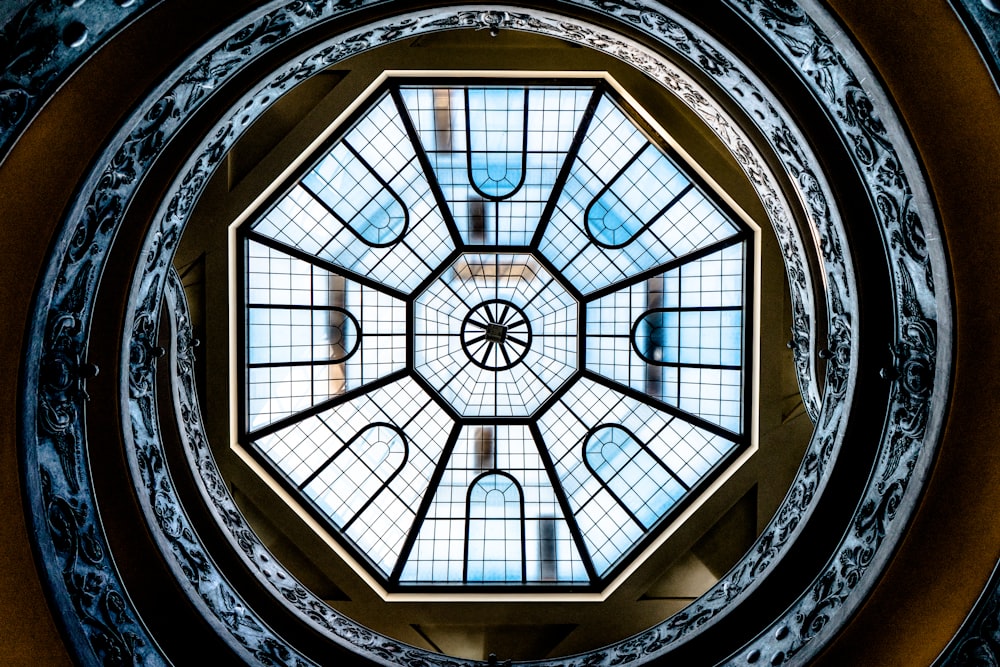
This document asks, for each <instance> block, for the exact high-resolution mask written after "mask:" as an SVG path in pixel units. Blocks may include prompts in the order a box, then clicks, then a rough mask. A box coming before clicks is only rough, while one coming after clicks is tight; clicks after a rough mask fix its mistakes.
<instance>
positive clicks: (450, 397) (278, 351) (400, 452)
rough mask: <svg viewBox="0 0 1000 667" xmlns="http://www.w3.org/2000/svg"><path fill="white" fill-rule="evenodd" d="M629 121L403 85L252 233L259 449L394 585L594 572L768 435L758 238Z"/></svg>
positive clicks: (585, 97) (256, 221) (253, 434)
mask: <svg viewBox="0 0 1000 667" xmlns="http://www.w3.org/2000/svg"><path fill="white" fill-rule="evenodd" d="M631 114H632V111H631V110H630V109H629V108H628V107H627V106H625V105H624V104H623V103H622V102H620V101H619V100H618V99H617V98H616V97H615V95H614V94H613V92H612V91H611V89H610V88H609V87H608V86H606V85H605V84H604V83H603V82H590V81H574V82H568V83H566V84H565V85H563V84H554V83H546V84H544V85H543V84H535V83H529V82H522V81H517V80H509V81H497V82H491V83H469V84H463V83H460V82H456V81H454V80H445V81H438V82H434V83H431V84H425V83H415V82H412V81H390V82H389V83H388V84H386V85H385V86H384V87H383V89H382V90H380V91H378V92H377V93H376V94H375V95H374V96H373V98H372V101H371V103H370V104H369V105H367V106H365V107H364V108H363V109H362V110H361V111H359V112H358V113H357V114H355V116H354V118H352V119H351V120H350V122H349V123H347V124H346V126H345V127H344V128H343V129H342V130H341V131H339V133H337V134H335V135H334V137H333V138H332V139H331V140H330V141H329V142H328V143H327V145H326V146H325V147H323V148H322V149H321V150H320V151H319V152H318V153H317V154H316V155H314V156H313V157H312V158H311V162H310V163H309V164H308V166H307V167H305V168H303V169H302V170H300V172H299V173H298V174H297V175H296V176H295V177H294V178H293V179H292V180H291V181H290V182H288V183H287V184H285V186H284V187H285V190H283V191H282V193H281V194H280V195H278V196H276V197H275V198H273V200H272V201H271V202H270V203H269V204H268V205H267V206H266V207H264V208H263V209H261V210H260V211H259V212H258V213H257V214H256V215H255V216H253V217H252V218H251V219H250V220H249V221H248V222H247V223H245V224H244V225H243V226H242V227H241V228H240V238H241V242H242V244H243V258H242V262H243V272H242V274H241V275H240V280H241V288H240V290H241V294H242V295H243V298H244V300H245V301H244V309H243V314H242V319H241V327H242V328H241V331H242V334H241V335H242V336H243V340H244V341H245V345H244V348H243V351H242V369H243V377H244V384H243V388H242V396H243V402H242V414H241V417H240V418H241V423H242V427H241V428H242V436H241V440H242V442H243V443H244V444H245V445H247V446H248V447H249V448H250V449H251V451H253V452H254V453H255V454H256V455H257V456H258V457H259V459H260V460H261V461H262V462H263V463H264V464H265V465H266V466H268V467H269V468H270V469H271V470H272V472H273V474H275V475H276V476H277V477H278V478H279V479H280V480H282V482H283V483H284V484H285V485H286V486H287V487H288V488H289V490H291V491H292V492H294V493H297V494H299V497H300V498H301V502H302V503H303V504H304V505H305V506H306V507H307V508H309V510H310V511H311V512H313V513H314V515H316V516H317V517H319V518H321V519H322V520H324V521H325V522H326V523H327V524H328V525H329V526H330V528H331V530H332V531H333V532H334V533H335V534H337V535H339V536H340V538H341V539H342V540H343V541H344V543H345V544H346V545H347V546H348V547H349V548H350V549H353V550H354V551H355V553H356V555H357V558H358V560H359V562H361V563H363V564H365V566H366V567H368V569H369V570H370V571H371V572H372V573H373V574H375V575H376V576H377V577H378V578H379V579H380V580H381V581H382V582H383V584H384V585H385V586H386V587H388V588H390V589H406V588H407V587H434V586H470V585H472V586H502V587H505V588H508V587H511V586H531V587H533V588H535V589H538V588H539V587H542V588H543V589H544V588H545V587H554V588H555V589H558V588H559V587H561V586H573V587H575V588H577V589H580V588H581V587H583V589H587V588H592V589H596V588H600V587H601V586H603V585H604V584H605V583H606V582H607V581H608V579H609V578H610V577H612V576H614V574H615V572H617V571H618V570H619V569H620V568H621V567H622V566H623V564H624V563H625V562H626V561H627V559H628V558H629V557H630V555H631V554H633V553H634V552H635V551H637V550H638V546H639V545H641V544H644V543H646V542H648V540H649V539H650V538H651V536H653V535H654V534H655V533H656V532H657V531H658V530H659V529H660V528H661V527H662V526H663V525H665V523H666V522H667V521H669V520H670V518H671V517H673V516H674V515H675V514H676V512H677V510H678V509H679V508H680V507H682V506H683V505H684V504H685V503H686V502H688V501H689V500H690V498H691V497H692V495H693V494H696V493H698V492H699V490H700V489H701V488H702V487H703V486H704V485H705V484H706V481H707V480H708V479H709V477H710V476H711V475H712V474H713V472H714V471H717V470H718V469H719V467H720V466H722V465H724V464H725V462H726V461H727V460H728V459H729V457H731V456H732V455H733V454H734V453H735V452H737V451H739V450H740V449H741V448H743V447H745V446H746V445H747V443H748V441H749V434H748V433H747V432H746V425H747V423H748V420H747V408H746V403H747V396H748V395H749V392H748V388H747V378H748V366H747V359H748V357H749V356H750V355H748V354H747V353H746V351H745V349H744V346H745V341H746V340H747V333H746V328H747V324H748V320H749V313H748V304H749V303H750V294H751V288H750V283H749V276H748V270H747V266H748V262H749V253H750V248H751V247H752V246H751V243H752V234H751V233H750V231H749V230H748V228H747V227H746V226H745V225H743V224H742V223H741V222H739V221H738V218H736V217H735V216H734V215H732V214H731V212H729V211H727V210H726V209H724V208H722V207H721V206H720V205H719V204H718V203H716V200H715V199H713V197H711V196H709V195H708V194H707V193H708V190H707V189H706V187H705V186H704V185H703V184H702V183H701V181H700V180H698V179H697V178H696V177H694V176H691V175H690V174H689V170H688V169H687V168H686V167H685V165H683V164H682V163H681V162H679V160H678V158H676V157H675V156H673V155H672V154H671V153H670V152H669V151H668V150H666V149H665V148H663V146H662V142H661V141H659V139H657V138H656V137H651V136H649V135H648V134H647V131H646V130H643V129H641V127H642V126H641V125H640V124H639V123H637V122H636V121H635V120H634V119H633V117H632V115H631Z"/></svg>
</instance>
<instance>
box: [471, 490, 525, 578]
mask: <svg viewBox="0 0 1000 667" xmlns="http://www.w3.org/2000/svg"><path fill="white" fill-rule="evenodd" d="M465 512H466V531H465V580H466V581H482V582H494V581H495V582H504V581H524V579H525V577H526V572H525V569H526V568H525V553H524V545H525V526H524V493H523V492H522V490H521V487H520V485H519V484H518V483H517V481H516V480H515V479H514V478H513V477H512V476H510V475H509V474H506V473H504V472H487V473H484V474H482V475H480V476H479V477H477V478H476V479H475V480H474V481H473V482H472V484H470V485H469V492H468V495H467V496H466V501H465Z"/></svg>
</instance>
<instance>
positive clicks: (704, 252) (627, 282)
mask: <svg viewBox="0 0 1000 667" xmlns="http://www.w3.org/2000/svg"><path fill="white" fill-rule="evenodd" d="M747 235H748V233H747V232H742V231H738V232H737V233H735V234H733V235H732V236H730V237H727V238H724V239H722V240H721V241H716V242H715V243H712V244H711V245H707V246H705V247H704V248H700V249H698V250H694V251H692V252H689V253H688V254H686V255H681V256H680V257H675V258H674V259H672V260H670V261H668V262H664V263H663V264H657V265H656V266H654V267H652V268H649V269H646V270H644V271H640V272H639V273H637V274H635V275H633V276H629V277H628V278H623V279H621V280H618V281H616V282H614V283H612V284H610V285H608V286H607V287H602V288H600V289H597V290H594V291H593V292H588V293H587V294H586V295H584V296H583V297H582V300H583V302H584V303H590V302H592V301H596V300H597V299H600V298H602V297H605V296H608V295H609V294H614V293H615V292H618V291H620V290H623V289H625V288H626V287H631V286H633V285H637V284H639V283H641V282H642V281H644V280H648V279H650V278H653V277H655V276H657V275H659V274H661V273H665V272H667V271H671V270H673V269H676V268H678V267H680V266H684V265H685V264H690V263H692V262H695V261H697V260H699V259H702V258H703V257H707V256H708V255H711V254H713V253H716V252H719V251H720V250H725V249H726V248H728V247H730V246H734V245H736V244H737V243H743V242H744V241H746V240H748V238H747ZM598 247H600V246H598ZM574 259H575V258H574Z"/></svg>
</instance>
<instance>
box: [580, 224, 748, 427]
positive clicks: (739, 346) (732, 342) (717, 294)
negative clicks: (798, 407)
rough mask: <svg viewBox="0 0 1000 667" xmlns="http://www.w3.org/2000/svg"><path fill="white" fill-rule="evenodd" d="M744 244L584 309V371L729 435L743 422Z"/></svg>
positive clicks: (664, 274) (731, 246)
mask: <svg viewBox="0 0 1000 667" xmlns="http://www.w3.org/2000/svg"><path fill="white" fill-rule="evenodd" d="M746 252H747V249H746V242H743V243H734V244H733V245H730V246H728V247H726V248H723V249H721V250H719V251H717V252H715V253H712V254H710V255H706V256H705V257H702V258H700V259H696V260H693V261H691V262H687V263H685V264H682V265H681V266H679V267H677V268H674V269H671V270H669V271H665V272H664V273H661V274H657V275H654V276H652V277H650V278H649V279H647V280H644V281H642V282H639V283H636V284H633V285H629V286H627V287H624V288H622V289H620V290H618V291H616V292H613V293H611V294H609V295H607V296H604V297H601V298H598V299H595V300H594V301H591V302H590V303H588V304H587V335H586V346H587V367H588V368H590V369H592V370H594V371H595V372H597V373H600V374H601V375H603V376H604V377H607V378H609V379H611V380H614V381H616V382H620V383H622V384H625V385H628V386H630V387H632V388H634V389H636V390H638V391H642V392H645V393H647V394H649V395H650V396H653V397H654V398H657V399H659V400H662V401H664V402H666V403H669V404H670V405H674V406H677V407H678V408H681V409H682V410H685V411H687V412H690V413H691V414H692V415H697V416H699V417H701V418H703V419H706V420H709V421H711V422H713V423H716V424H718V425H720V426H722V427H724V428H726V429H729V430H730V431H733V432H734V433H738V432H740V430H741V428H742V419H743V337H744V327H743V321H744V306H745V303H746V295H745V288H744V285H745V279H744V266H745V253H746Z"/></svg>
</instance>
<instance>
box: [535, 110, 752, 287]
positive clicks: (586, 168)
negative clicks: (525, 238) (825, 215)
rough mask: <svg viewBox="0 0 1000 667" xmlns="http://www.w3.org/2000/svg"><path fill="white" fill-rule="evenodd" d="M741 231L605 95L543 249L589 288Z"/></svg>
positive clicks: (574, 279) (571, 278)
mask: <svg viewBox="0 0 1000 667" xmlns="http://www.w3.org/2000/svg"><path fill="white" fill-rule="evenodd" d="M737 231H738V228H737V226H736V224H735V223H733V222H732V221H730V220H729V219H728V218H727V217H726V215H725V214H723V213H722V212H721V211H720V210H719V209H718V207H716V206H715V205H714V204H713V203H712V202H711V200H709V199H708V198H707V197H706V196H705V195H704V194H702V192H701V191H700V190H698V189H697V188H696V187H694V186H693V185H692V183H691V181H690V180H689V179H688V178H687V177H685V176H684V175H683V174H682V173H681V172H680V171H679V170H678V168H677V166H676V165H675V164H674V163H673V161H672V160H671V159H670V158H669V157H668V156H667V155H666V154H664V153H663V152H662V151H660V150H659V149H658V148H657V147H655V146H654V145H653V144H651V143H650V142H649V140H648V139H646V136H645V135H644V134H643V133H642V132H641V131H640V130H639V128H638V127H637V126H636V125H635V124H634V123H633V122H632V121H631V120H630V119H629V118H628V117H627V116H626V115H625V112H624V111H622V110H621V109H620V108H619V107H618V106H617V105H616V104H615V103H614V102H613V101H612V100H611V98H610V97H608V96H604V97H603V98H602V99H601V102H600V104H599V105H598V107H597V112H596V115H595V117H594V119H593V121H592V123H591V126H590V131H589V133H588V134H587V136H586V138H585V139H584V141H583V143H582V145H581V146H580V151H579V153H578V155H577V156H576V160H575V161H574V162H573V164H572V167H571V170H570V173H569V178H568V180H567V182H566V185H565V187H564V188H563V190H562V192H561V193H560V194H559V199H558V203H557V204H556V207H555V210H554V212H553V215H552V219H551V220H550V221H549V223H548V226H547V227H546V230H545V235H544V238H543V239H542V242H541V245H540V246H539V249H540V250H541V252H542V253H543V254H544V255H545V256H546V257H548V258H549V260H550V261H551V262H552V263H553V264H554V265H555V266H556V267H557V268H559V270H560V271H562V273H563V275H564V276H565V277H566V279H567V280H569V282H571V283H572V284H573V285H574V286H575V287H576V288H577V289H579V290H580V291H581V292H583V293H584V294H589V293H591V292H593V291H595V290H598V289H602V288H605V287H608V286H609V285H612V284H614V283H616V282H619V281H621V280H625V279H627V278H630V277H632V276H634V275H636V274H638V273H640V272H642V271H645V270H649V269H653V268H655V267H657V266H659V265H662V264H664V263H666V262H669V261H670V260H672V259H675V258H677V257H682V256H684V255H687V254H689V253H691V252H693V251H695V250H698V249H700V248H704V247H705V246H708V245H710V244H712V243H715V242H717V241H721V240H724V239H727V238H729V237H731V236H733V235H734V234H736V233H737Z"/></svg>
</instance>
